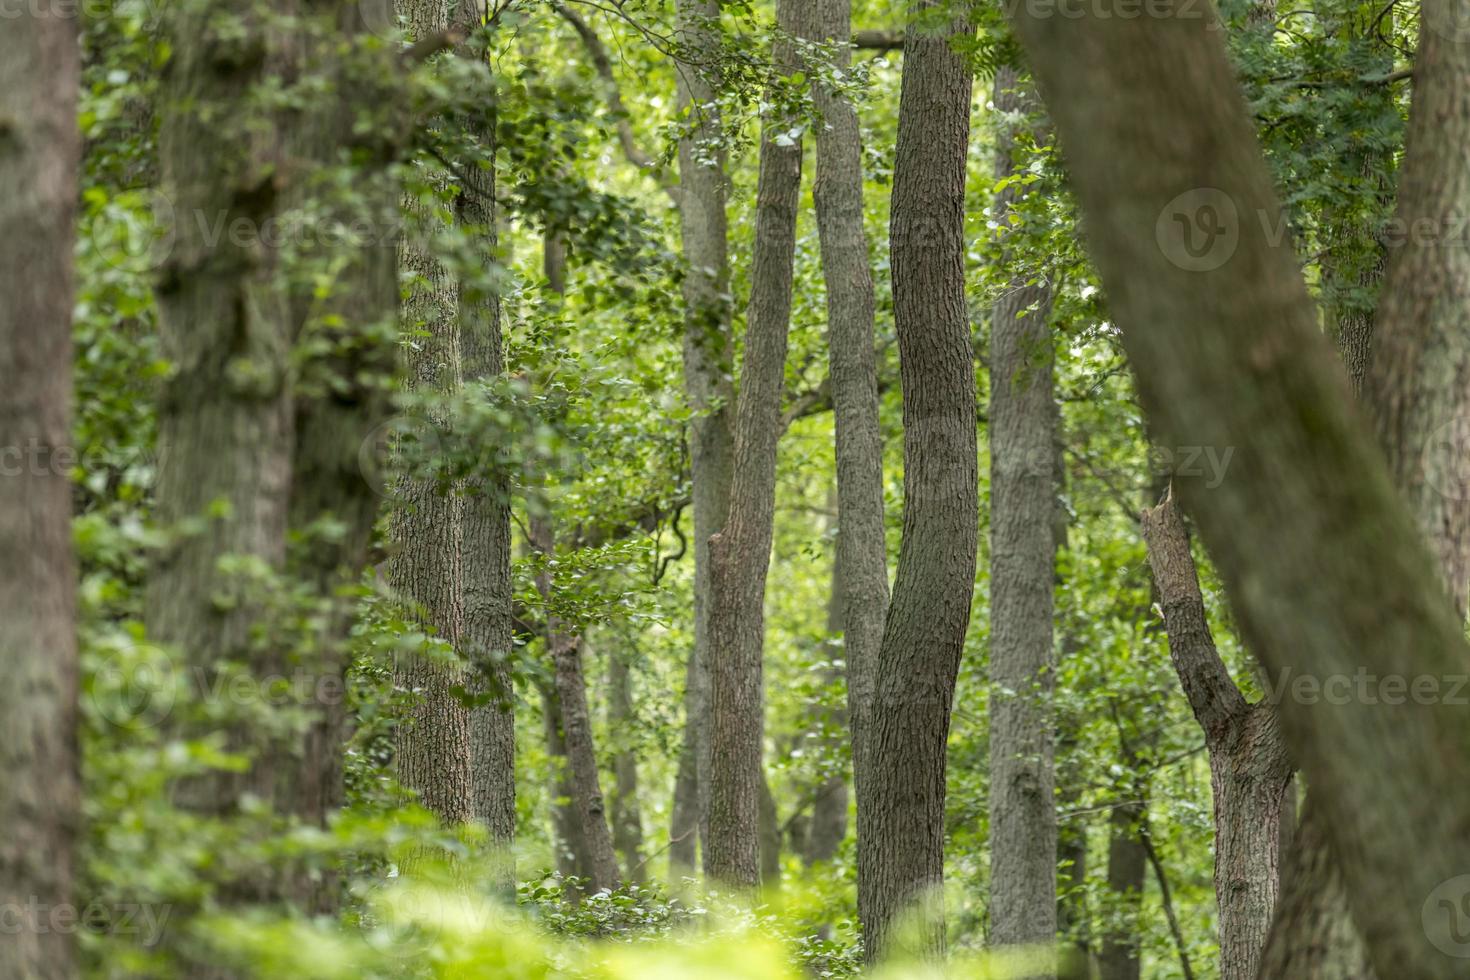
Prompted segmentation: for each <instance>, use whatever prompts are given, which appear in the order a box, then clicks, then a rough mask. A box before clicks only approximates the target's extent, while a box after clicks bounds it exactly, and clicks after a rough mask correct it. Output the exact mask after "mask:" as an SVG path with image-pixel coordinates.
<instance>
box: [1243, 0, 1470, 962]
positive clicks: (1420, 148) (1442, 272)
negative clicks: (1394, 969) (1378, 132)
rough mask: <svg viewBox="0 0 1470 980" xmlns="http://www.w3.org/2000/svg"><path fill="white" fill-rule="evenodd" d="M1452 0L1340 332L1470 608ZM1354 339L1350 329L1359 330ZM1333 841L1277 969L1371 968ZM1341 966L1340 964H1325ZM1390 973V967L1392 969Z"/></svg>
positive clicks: (1459, 117)
mask: <svg viewBox="0 0 1470 980" xmlns="http://www.w3.org/2000/svg"><path fill="white" fill-rule="evenodd" d="M1452 16H1454V11H1453V10H1452V9H1451V7H1450V6H1449V5H1444V4H1439V3H1431V4H1426V5H1425V7H1424V10H1423V13H1422V17H1423V18H1424V20H1423V26H1422V27H1421V32H1420V39H1419V51H1418V53H1417V56H1416V58H1415V61H1414V73H1415V75H1414V78H1415V81H1414V97H1413V107H1412V111H1411V112H1410V116H1409V129H1408V133H1407V142H1406V147H1405V153H1404V162H1403V166H1402V169H1401V171H1400V176H1399V189H1398V210H1397V215H1396V221H1395V223H1394V226H1393V227H1392V228H1391V229H1390V231H1389V233H1388V237H1389V240H1388V242H1387V244H1388V245H1389V246H1390V247H1389V248H1388V249H1387V253H1388V257H1387V262H1386V271H1383V270H1384V264H1383V263H1382V262H1380V263H1378V264H1377V265H1376V267H1374V268H1369V269H1368V270H1366V272H1367V274H1372V273H1373V272H1377V271H1383V274H1384V276H1385V282H1384V285H1383V290H1382V294H1381V297H1380V301H1379V305H1378V310H1377V317H1376V321H1375V322H1374V323H1373V324H1372V325H1371V328H1370V327H1369V326H1367V325H1365V324H1361V323H1360V324H1358V331H1359V333H1360V334H1361V339H1360V340H1358V341H1357V342H1356V343H1345V342H1344V341H1343V340H1342V339H1341V338H1340V339H1339V346H1340V347H1341V348H1342V350H1343V356H1344V359H1345V360H1346V361H1347V363H1348V367H1349V370H1350V372H1351V373H1352V374H1353V376H1354V379H1355V381H1356V380H1357V379H1358V377H1359V374H1360V371H1361V365H1360V361H1361V360H1362V359H1364V358H1365V357H1366V354H1365V353H1364V352H1365V351H1366V350H1370V349H1371V351H1372V357H1371V361H1370V362H1369V365H1368V369H1367V372H1366V375H1367V376H1366V381H1365V382H1364V383H1362V384H1361V385H1360V386H1359V387H1358V390H1360V391H1361V393H1362V396H1363V398H1364V399H1365V400H1366V402H1367V406H1366V407H1367V408H1368V410H1369V411H1370V413H1371V414H1372V416H1373V418H1374V419H1375V421H1376V423H1377V431H1378V436H1379V441H1380V443H1381V444H1382V446H1383V448H1384V452H1385V453H1386V455H1387V457H1388V461H1389V468H1390V471H1391V473H1392V476H1393V479H1394V483H1395V484H1396V486H1397V487H1398V489H1399V492H1400V493H1401V494H1402V495H1403V497H1404V498H1405V500H1407V502H1408V504H1409V507H1410V509H1411V511H1412V512H1413V514H1414V516H1415V519H1416V521H1417V522H1418V525H1419V529H1420V531H1421V532H1422V534H1423V536H1424V538H1425V539H1426V540H1427V541H1428V542H1429V546H1430V548H1431V550H1432V551H1433V552H1434V553H1435V556H1436V558H1437V559H1438V564H1439V570H1440V574H1441V580H1442V586H1443V588H1444V589H1445V590H1447V592H1448V596H1449V598H1450V601H1451V603H1452V604H1453V607H1454V610H1455V612H1456V614H1457V615H1458V616H1459V618H1460V619H1461V620H1463V619H1464V616H1465V610H1466V598H1467V596H1466V590H1467V586H1470V487H1467V485H1466V482H1465V478H1464V463H1463V456H1464V448H1465V445H1466V440H1467V439H1470V387H1467V386H1470V317H1467V315H1466V313H1465V304H1466V302H1467V300H1470V257H1467V256H1466V255H1465V254H1464V251H1465V250H1464V248H1463V243H1462V242H1460V241H1459V239H1458V233H1457V232H1454V231H1452V229H1454V228H1456V227H1458V223H1459V221H1461V220H1462V218H1463V216H1464V215H1466V214H1470V166H1467V164H1466V162H1465V161H1464V160H1463V158H1462V157H1461V155H1460V154H1459V153H1458V152H1457V147H1458V145H1459V144H1460V142H1461V141H1462V140H1463V139H1465V138H1466V137H1467V136H1470V100H1467V99H1466V96H1465V85H1466V83H1467V81H1470V54H1467V52H1465V51H1464V50H1462V49H1463V47H1464V45H1463V44H1460V43H1458V42H1457V41H1456V40H1455V39H1454V38H1453V37H1447V36H1446V35H1445V33H1444V30H1443V27H1444V25H1445V24H1446V23H1447V21H1446V18H1449V17H1452ZM1349 340H1351V338H1349ZM1329 813H1330V811H1328V810H1326V809H1325V808H1323V807H1322V806H1320V805H1316V804H1313V805H1309V806H1308V807H1307V808H1306V813H1305V815H1304V826H1303V834H1302V836H1303V842H1302V847H1303V848H1307V847H1319V846H1321V842H1322V841H1323V840H1325V839H1327V838H1328V836H1329V835H1328V833H1327V832H1326V831H1325V830H1324V829H1323V828H1320V827H1312V828H1307V827H1306V826H1305V822H1306V821H1307V820H1310V821H1314V822H1316V821H1323V820H1330V819H1333V818H1332V817H1331V816H1330V815H1329ZM1337 864H1338V862H1337V861H1335V860H1333V859H1332V857H1331V855H1330V854H1326V853H1310V854H1308V853H1303V854H1298V855H1296V856H1294V859H1293V861H1292V875H1291V880H1290V881H1289V882H1288V885H1287V887H1288V890H1289V892H1290V894H1289V902H1288V903H1287V905H1286V907H1285V908H1284V909H1283V916H1282V919H1281V921H1280V922H1279V923H1278V929H1277V932H1276V934H1275V935H1273V949H1272V951H1271V952H1272V956H1271V960H1272V968H1273V969H1276V970H1279V971H1281V973H1280V975H1288V973H1289V975H1291V976H1299V977H1317V976H1324V977H1325V976H1340V975H1345V974H1344V972H1343V971H1347V972H1348V973H1350V974H1351V975H1357V976H1361V975H1363V974H1364V973H1365V972H1366V965H1365V964H1364V963H1363V962H1362V953H1363V949H1364V946H1363V941H1362V940H1361V939H1360V938H1358V937H1357V936H1356V935H1355V930H1354V928H1353V924H1352V920H1351V916H1350V915H1349V914H1348V911H1347V906H1346V904H1345V902H1344V900H1343V899H1344V896H1345V895H1346V893H1347V886H1346V885H1345V884H1344V883H1343V882H1342V881H1341V880H1339V875H1338V873H1337V871H1336V870H1335V869H1336V867H1337ZM1328 971H1336V972H1328ZM1389 975H1392V974H1389Z"/></svg>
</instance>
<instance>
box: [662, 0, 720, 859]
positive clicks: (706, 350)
mask: <svg viewBox="0 0 1470 980" xmlns="http://www.w3.org/2000/svg"><path fill="white" fill-rule="evenodd" d="M675 12H676V19H677V21H678V32H679V41H680V44H681V46H682V47H683V48H684V49H686V50H687V51H688V52H689V57H688V60H687V61H685V62H684V63H682V64H681V65H680V66H679V70H678V71H677V72H676V75H677V77H678V90H679V91H678V96H679V110H680V112H681V113H687V114H688V123H687V125H688V129H687V130H686V131H685V132H683V133H682V134H681V136H680V139H679V228H680V238H681V240H682V247H683V258H684V280H683V285H682V291H683V299H684V392H685V396H686V397H687V399H688V401H689V408H690V411H691V413H692V414H693V418H692V419H691V420H690V423H689V477H690V483H691V485H692V487H693V498H694V647H693V649H692V650H691V651H690V653H689V665H688V671H687V675H686V681H685V690H684V744H683V747H682V750H681V752H680V756H679V772H678V777H677V779H676V782H675V786H674V807H673V811H674V812H673V819H672V821H671V825H670V828H669V839H670V845H669V873H670V876H671V877H674V878H678V877H679V876H681V875H685V874H689V873H690V872H691V871H692V870H693V868H694V855H695V843H696V841H698V840H700V839H703V838H704V837H705V834H704V832H703V830H702V825H703V819H704V817H703V815H704V813H705V811H706V809H707V806H706V805H707V803H708V799H709V792H708V787H709V781H708V773H709V760H708V757H709V742H708V739H707V738H706V737H705V726H706V723H707V716H708V713H709V670H708V664H709V654H708V651H709V596H710V549H709V541H710V538H712V537H713V536H714V535H715V534H716V533H718V532H719V530H720V529H721V528H723V527H724V526H725V516H726V514H727V512H728V510H729V500H730V472H731V469H732V467H733V465H734V463H733V453H734V440H733V436H732V434H731V430H730V404H731V402H732V401H733V394H734V391H733V388H732V386H731V384H730V316H731V310H730V301H729V291H730V259H729V242H728V225H727V222H726V217H725V198H726V195H727V193H728V187H729V183H728V180H727V179H726V177H725V151H724V138H723V133H722V130H721V123H720V119H721V117H720V113H719V108H718V105H717V104H716V102H715V90H714V83H715V78H716V76H715V74H714V73H713V71H712V63H713V62H714V60H715V59H716V58H717V57H718V51H719V41H718V38H717V37H716V36H715V34H714V32H715V31H717V30H718V20H719V5H718V4H717V3H716V2H714V0H677V2H676V4H675Z"/></svg>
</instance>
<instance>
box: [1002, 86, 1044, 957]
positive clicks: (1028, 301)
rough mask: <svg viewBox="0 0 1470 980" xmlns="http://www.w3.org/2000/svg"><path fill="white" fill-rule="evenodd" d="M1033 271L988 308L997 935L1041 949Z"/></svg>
mask: <svg viewBox="0 0 1470 980" xmlns="http://www.w3.org/2000/svg"><path fill="white" fill-rule="evenodd" d="M1029 89H1030V86H1029V85H1026V84H1025V83H1023V82H1022V81H1021V77H1020V74H1019V73H1018V72H1017V71H1016V70H1015V69H1013V68H1010V67H1005V68H1002V69H1000V70H999V71H997V72H996V75H995V91H994V96H993V99H992V101H993V102H994V104H995V108H996V111H997V112H998V113H1006V114H1017V113H1021V114H1026V113H1030V112H1034V111H1035V109H1036V97H1035V94H1034V93H1033V92H1031V91H1030V90H1029ZM1003 125H1004V127H1005V128H1003V129H1002V131H1001V133H1000V134H999V135H998V139H997V146H996V167H995V172H996V177H997V178H1005V177H1009V176H1011V175H1012V174H1013V173H1015V170H1016V165H1017V161H1016V160H1015V159H1014V146H1015V143H1016V139H1017V137H1018V136H1019V135H1020V132H1021V129H1020V128H1018V127H1016V126H1015V124H1013V123H1009V122H1007V123H1004V124H1003ZM1025 126H1026V123H1025V122H1024V120H1023V122H1022V123H1021V124H1020V127H1025ZM1019 191H1020V188H1019V186H1018V185H1016V184H1009V185H1007V186H1006V187H1005V189H1003V190H1002V191H1001V192H1000V194H999V195H997V198H996V201H995V202H994V205H993V207H992V217H991V220H992V221H993V222H995V223H996V224H997V225H998V226H999V227H1002V228H1007V227H1009V224H1008V222H1007V216H1008V215H1009V214H1010V211H1011V208H1012V206H1013V205H1014V204H1015V202H1016V198H1017V197H1018V196H1019ZM1002 249H1003V257H1002V263H1003V264H1009V260H1010V250H1009V248H1007V247H1006V244H1005V243H1004V241H1002ZM1034 280H1036V277H1034V276H1031V275H1028V274H1024V273H1020V272H1014V273H1012V275H1011V278H1010V281H1009V282H1008V283H1007V284H1006V287H1005V290H1004V292H1003V293H1002V294H1001V296H1000V298H999V299H997V300H996V302H995V305H994V306H993V307H992V308H991V317H990V349H991V354H990V391H991V395H990V425H989V431H990V537H991V543H990V684H991V688H992V693H991V697H990V941H991V943H992V944H994V945H996V946H1000V947H1005V946H1015V947H1026V948H1032V949H1043V948H1046V947H1050V946H1051V945H1052V943H1053V942H1055V939H1056V931H1057V912H1056V908H1057V906H1056V872H1057V820H1056V804H1055V802H1054V801H1053V799H1052V796H1053V792H1054V790H1055V784H1056V772H1055V742H1056V730H1055V729H1056V720H1055V718H1054V716H1053V712H1052V708H1051V693H1052V689H1053V688H1054V686H1055V683H1056V656H1055V654H1054V652H1053V647H1052V588H1053V584H1054V581H1055V577H1056V570H1055V564H1056V562H1055V559H1056V536H1055V531H1054V529H1053V526H1052V524H1053V518H1054V501H1055V500H1056V487H1055V486H1054V483H1053V456H1054V449H1053V445H1052V444H1053V441H1054V439H1055V435H1056V434H1055V418H1056V412H1055V407H1054V396H1053V392H1052V341H1051V333H1050V331H1049V329H1048V327H1049V323H1048V321H1049V319H1050V316H1051V305H1052V298H1053V291H1052V287H1051V284H1050V283H1049V282H1047V281H1045V280H1044V279H1042V280H1039V281H1034ZM1054 973H1055V971H1054V970H1052V971H1050V973H1035V974H1033V975H1035V976H1046V975H1054Z"/></svg>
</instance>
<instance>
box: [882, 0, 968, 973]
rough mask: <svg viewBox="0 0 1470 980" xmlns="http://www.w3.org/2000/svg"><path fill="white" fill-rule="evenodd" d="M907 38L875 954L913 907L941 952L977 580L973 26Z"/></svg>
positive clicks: (920, 936) (894, 234)
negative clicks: (896, 511)
mask: <svg viewBox="0 0 1470 980" xmlns="http://www.w3.org/2000/svg"><path fill="white" fill-rule="evenodd" d="M936 9H937V3H935V2H931V0H925V2H923V3H920V4H919V5H918V6H917V7H915V8H914V10H913V13H912V16H911V19H910V22H909V29H908V31H907V33H906V34H905V38H904V71H903V90H902V95H901V97H900V101H899V120H898V144H897V156H896V160H895V163H894V172H893V203H892V217H891V227H890V235H891V239H892V241H891V248H890V251H891V256H892V265H893V309H894V320H895V325H896V327H897V331H898V343H899V363H900V368H901V378H902V383H903V409H904V411H903V415H904V515H903V541H902V545H901V548H900V551H899V559H898V575H897V578H896V580H895V583H894V587H893V600H892V602H891V604H890V605H889V609H888V618H887V621H886V623H885V625H884V630H883V643H882V647H881V649H880V652H879V656H878V660H877V664H876V666H875V670H874V684H875V688H874V700H873V715H872V718H871V725H872V731H871V735H872V741H871V744H870V746H869V751H868V752H865V753H864V755H865V758H864V759H863V760H862V761H863V765H864V766H865V768H867V770H868V771H867V772H865V773H863V774H860V775H859V776H858V780H857V785H858V788H859V792H860V793H862V794H863V795H864V796H865V797H867V798H866V799H865V800H860V802H859V804H858V912H859V914H860V916H861V919H862V927H863V942H864V948H865V952H866V955H867V956H868V957H869V958H870V959H877V958H879V957H881V956H883V955H884V954H885V953H886V952H888V947H889V945H890V941H891V940H893V939H894V938H896V934H895V931H894V930H895V927H897V926H898V925H899V922H898V919H899V916H900V915H901V914H902V913H904V912H905V911H906V910H908V909H913V910H914V911H915V912H917V915H918V921H917V923H916V926H917V932H916V938H917V944H918V947H919V949H920V950H921V951H922V952H923V953H924V954H926V955H931V956H937V955H941V954H942V952H943V950H944V920H943V899H942V896H941V894H940V891H939V889H940V887H941V885H942V883H943V879H944V790H945V785H944V781H945V742H946V739H947V738H948V734H949V719H950V709H951V707H952V701H953V698H954V684H955V676H956V673H957V671H958V670H959V663H960V655H961V652H962V651H963V648H964V641H965V630H966V628H967V627H968V626H969V622H970V599H971V595H972V594H973V591H974V586H975V550H976V538H977V535H978V521H979V499H978V485H977V483H978V477H977V474H976V441H975V409H976V406H975V368H974V362H973V360H972V356H971V350H970V325H969V318H968V316H967V314H966V308H965V248H964V226H965V174H966V166H965V165H966V160H967V157H968V149H969V136H970V92H971V77H970V71H969V67H968V65H967V63H966V60H965V56H964V55H962V54H960V53H958V52H957V51H955V49H954V45H955V44H957V43H960V42H963V41H965V40H966V39H967V38H969V37H970V35H971V33H972V30H973V29H972V27H971V25H970V24H969V23H968V21H967V20H965V19H954V20H951V21H949V22H948V23H947V24H946V25H945V27H944V28H943V29H942V30H939V31H937V32H936V31H931V30H927V29H925V28H924V27H922V26H920V25H921V24H924V23H925V20H924V18H925V16H926V15H928V16H930V17H932V16H933V13H934V11H935V10H936Z"/></svg>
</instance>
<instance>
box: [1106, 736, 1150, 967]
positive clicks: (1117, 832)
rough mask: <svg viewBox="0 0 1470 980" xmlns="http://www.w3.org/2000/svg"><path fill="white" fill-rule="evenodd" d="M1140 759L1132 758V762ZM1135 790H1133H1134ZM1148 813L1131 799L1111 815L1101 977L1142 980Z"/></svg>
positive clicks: (1115, 809) (1144, 807)
mask: <svg viewBox="0 0 1470 980" xmlns="http://www.w3.org/2000/svg"><path fill="white" fill-rule="evenodd" d="M1135 762H1136V760H1133V759H1129V760H1128V764H1129V765H1132V764H1134V763H1135ZM1130 792H1131V790H1130ZM1147 812H1148V808H1147V806H1146V804H1145V803H1144V802H1143V801H1141V800H1127V801H1124V802H1122V803H1120V804H1118V805H1116V806H1114V807H1113V809H1112V812H1111V813H1110V814H1109V815H1108V884H1107V888H1108V899H1109V901H1108V912H1109V914H1108V923H1107V929H1106V931H1105V932H1104V933H1103V942H1102V950H1101V952H1100V953H1099V955H1098V964H1097V965H1098V977H1099V980H1138V978H1139V975H1140V974H1139V956H1138V945H1139V938H1140V936H1141V930H1140V928H1139V927H1140V922H1139V916H1140V913H1141V912H1142V911H1143V878H1144V873H1145V872H1146V871H1147V870H1148V855H1147V853H1146V852H1145V851H1144V847H1143V841H1142V840H1141V839H1140V836H1139V827H1140V821H1142V820H1143V818H1144V816H1145V814H1146V813H1147Z"/></svg>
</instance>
